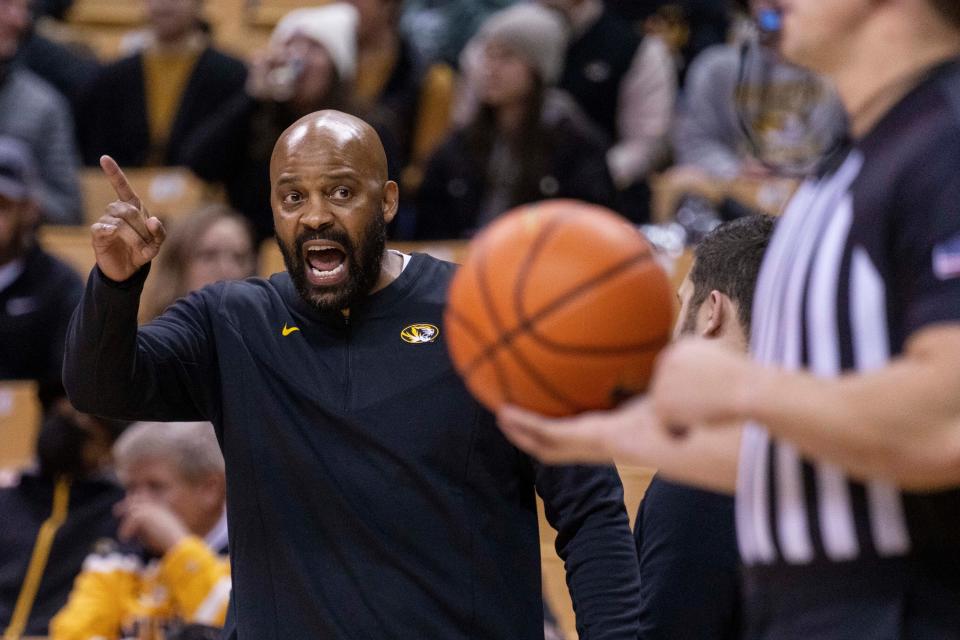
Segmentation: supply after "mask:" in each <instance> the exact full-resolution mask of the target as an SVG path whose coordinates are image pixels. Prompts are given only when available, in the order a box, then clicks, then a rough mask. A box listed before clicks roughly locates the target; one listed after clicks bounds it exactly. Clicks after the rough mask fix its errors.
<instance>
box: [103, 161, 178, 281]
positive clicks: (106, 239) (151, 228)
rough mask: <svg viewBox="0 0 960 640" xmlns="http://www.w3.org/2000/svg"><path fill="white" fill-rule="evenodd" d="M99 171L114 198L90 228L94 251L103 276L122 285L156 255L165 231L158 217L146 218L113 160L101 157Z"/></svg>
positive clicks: (135, 196) (140, 204)
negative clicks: (115, 197) (110, 187)
mask: <svg viewBox="0 0 960 640" xmlns="http://www.w3.org/2000/svg"><path fill="white" fill-rule="evenodd" d="M100 168H101V169H103V173H104V174H105V175H106V176H107V180H109V181H110V184H111V185H112V186H113V190H114V192H116V194H117V199H116V200H115V201H113V202H111V203H110V204H109V205H107V209H106V212H105V213H104V215H103V216H102V217H101V218H100V220H98V221H97V222H96V223H94V224H93V226H91V227H90V231H91V233H92V235H93V251H94V254H95V255H96V257H97V265H98V266H99V267H100V271H102V272H103V275H105V276H107V277H108V278H110V279H111V280H114V281H117V282H121V281H123V280H126V279H127V278H129V277H131V276H132V275H133V274H135V273H136V272H137V270H139V269H140V267H142V266H143V265H145V264H146V263H148V262H150V261H151V260H153V259H154V258H155V257H156V256H157V253H158V252H159V251H160V245H162V244H163V240H164V238H166V232H165V231H164V228H163V224H162V223H161V222H160V220H159V219H158V218H154V217H150V216H149V214H148V213H147V210H146V209H145V208H144V207H143V203H142V202H141V201H140V198H139V196H137V194H136V192H134V190H133V188H132V187H131V186H130V183H129V182H127V177H126V176H125V175H123V171H122V170H121V169H120V167H119V166H117V163H116V162H115V161H114V159H113V158H111V157H110V156H103V157H102V158H100Z"/></svg>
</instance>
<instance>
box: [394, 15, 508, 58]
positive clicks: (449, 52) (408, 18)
mask: <svg viewBox="0 0 960 640" xmlns="http://www.w3.org/2000/svg"><path fill="white" fill-rule="evenodd" d="M514 2H516V0H441V1H438V0H404V2H403V7H402V15H401V16H400V28H401V30H402V31H403V32H404V33H405V34H407V36H408V37H409V38H410V44H412V45H413V47H414V48H415V49H416V50H417V51H418V52H419V54H420V56H421V57H423V58H424V59H425V60H430V61H442V62H446V63H447V64H450V65H456V64H457V62H458V61H459V60H460V53H461V51H462V50H463V48H464V46H466V44H467V42H468V41H469V40H470V38H472V37H473V36H474V34H475V33H476V32H477V30H478V29H479V28H480V25H482V24H483V23H484V21H485V20H486V19H487V18H489V17H490V15H491V14H493V13H495V12H497V11H500V10H501V9H505V8H506V7H509V6H510V5H511V4H513V3H514Z"/></svg>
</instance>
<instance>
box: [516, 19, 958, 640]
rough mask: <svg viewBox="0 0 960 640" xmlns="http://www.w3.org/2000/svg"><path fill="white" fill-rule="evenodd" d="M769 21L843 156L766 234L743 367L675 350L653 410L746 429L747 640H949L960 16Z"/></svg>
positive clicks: (662, 371)
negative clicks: (832, 98)
mask: <svg viewBox="0 0 960 640" xmlns="http://www.w3.org/2000/svg"><path fill="white" fill-rule="evenodd" d="M779 6H780V7H781V8H782V10H783V19H784V20H783V24H784V29H783V34H782V38H781V42H780V47H781V50H782V52H783V55H784V56H785V57H786V58H787V59H789V60H791V61H792V62H795V63H799V64H803V65H804V66H807V67H809V68H811V69H813V70H815V71H818V72H820V73H822V74H824V75H826V76H828V77H829V78H830V79H831V80H833V82H834V83H835V84H836V86H837V89H838V91H839V93H840V96H841V98H842V100H843V102H844V106H845V107H846V109H847V112H848V114H849V116H850V122H851V127H852V133H853V137H854V142H853V143H852V145H851V147H850V148H849V150H848V151H847V152H846V153H844V154H840V155H838V156H837V157H835V158H833V159H832V162H830V163H828V164H827V166H825V167H824V170H823V172H822V175H821V176H819V177H818V178H817V179H813V180H810V181H808V182H807V183H805V184H804V185H803V186H802V187H801V188H800V190H799V191H798V192H797V194H796V195H795V197H794V198H793V200H792V202H791V203H790V205H789V206H788V208H787V211H786V213H785V215H784V219H783V220H782V221H781V222H780V224H779V225H778V229H777V232H776V234H775V236H774V238H773V240H772V242H771V245H770V249H769V251H768V252H767V255H766V257H765V259H764V264H763V267H762V269H761V273H760V278H759V282H758V288H757V291H756V295H755V299H754V300H755V302H754V319H753V328H752V335H751V352H752V356H753V358H752V359H746V358H742V357H738V356H736V355H735V354H731V353H729V352H728V351H723V350H720V349H717V348H715V346H714V345H711V344H709V343H706V342H704V341H696V340H686V341H682V342H681V343H679V344H677V345H675V346H674V347H672V348H671V349H670V350H668V352H667V353H666V354H665V355H664V356H662V357H661V360H660V363H659V367H658V371H657V373H656V376H655V379H654V382H653V386H652V394H651V395H652V405H653V409H654V410H655V413H656V417H657V418H658V419H659V420H660V421H661V422H662V423H663V424H666V425H672V429H673V431H674V433H678V434H682V433H685V431H684V428H686V427H693V429H692V432H691V435H694V434H697V435H699V434H713V435H714V437H718V436H719V434H721V433H723V429H720V428H717V427H718V426H719V425H724V424H729V423H731V422H733V423H737V424H742V423H744V422H745V423H746V425H747V426H746V428H745V432H744V437H743V444H742V448H741V450H740V456H739V458H740V459H739V474H738V482H737V513H736V516H737V538H738V544H739V547H740V554H741V558H742V559H743V561H744V564H745V565H746V572H745V576H746V582H745V606H746V618H747V627H748V629H747V636H746V637H747V638H750V639H754V638H756V639H764V640H766V639H771V640H773V639H777V640H779V639H783V640H787V639H790V640H793V639H795V638H804V639H812V640H820V639H838V640H839V639H851V640H853V639H856V640H874V639H877V640H880V639H888V638H898V639H910V640H914V639H923V640H926V639H930V640H934V639H936V640H950V639H955V638H960V491H957V489H956V488H955V487H956V486H957V485H960V464H958V461H960V365H958V363H960V170H958V168H960V4H958V3H957V2H956V1H955V0H897V1H893V0H891V1H883V2H868V1H862V2H861V1H859V0H855V1H850V2H834V1H832V0H781V2H780V3H779ZM646 409H647V411H649V410H650V407H649V406H647V407H646ZM634 411H635V409H634ZM619 417H620V418H621V419H625V418H624V416H619ZM505 418H506V419H507V420H510V419H511V418H510V415H509V414H507V415H506V416H505ZM587 426H589V425H587ZM681 426H683V427H684V428H681ZM625 440H628V439H626V438H624V439H621V443H620V444H623V441H625ZM568 459H569V457H568Z"/></svg>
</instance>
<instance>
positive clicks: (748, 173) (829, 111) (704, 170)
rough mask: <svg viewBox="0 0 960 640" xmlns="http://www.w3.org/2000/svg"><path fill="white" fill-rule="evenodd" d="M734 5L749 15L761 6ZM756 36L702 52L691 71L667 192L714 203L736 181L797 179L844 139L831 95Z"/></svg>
mask: <svg viewBox="0 0 960 640" xmlns="http://www.w3.org/2000/svg"><path fill="white" fill-rule="evenodd" d="M741 5H742V6H744V8H745V9H746V8H747V5H749V7H750V9H751V10H752V13H753V14H754V16H756V15H757V14H758V12H759V11H761V10H762V9H763V8H764V7H766V6H767V5H768V3H767V2H765V0H750V2H749V3H748V2H747V1H746V0H742V1H741ZM757 37H758V36H757ZM757 37H754V39H753V40H752V41H749V42H742V43H735V44H728V45H719V46H716V47H712V48H710V49H707V50H706V51H704V52H703V53H702V54H701V55H700V56H699V57H698V58H697V59H696V60H694V62H693V64H692V65H691V67H690V72H689V74H688V77H687V86H686V88H685V91H684V97H683V100H682V102H681V105H680V108H679V110H678V116H677V119H676V123H675V125H674V130H673V146H674V155H675V160H676V166H675V167H673V168H672V169H670V170H669V171H668V172H667V173H666V174H665V179H666V180H667V181H669V182H670V183H671V184H672V185H673V187H674V188H675V189H680V190H685V191H688V192H690V193H692V194H695V195H697V196H701V197H704V198H707V199H708V200H712V201H717V200H720V199H723V198H724V197H726V190H725V188H724V186H723V185H724V183H729V182H731V181H735V180H737V179H738V178H742V177H748V178H765V177H767V176H769V175H771V174H775V173H776V174H783V175H795V176H802V175H804V174H805V173H807V172H809V171H810V170H812V169H813V167H814V166H815V165H816V163H817V161H818V160H819V159H820V158H821V157H822V155H823V154H824V153H825V152H826V151H828V150H829V149H830V148H832V147H833V146H834V145H835V144H836V143H837V142H838V141H839V140H840V139H841V138H842V137H843V136H844V135H845V132H846V128H847V121H846V116H845V115H844V111H843V107H842V105H841V104H840V101H839V99H838V97H837V96H836V94H835V92H834V91H833V90H832V89H831V88H830V87H829V86H827V84H826V83H824V82H822V81H821V80H819V79H818V78H817V77H816V76H814V75H813V74H812V73H810V72H808V71H805V70H802V69H799V68H797V67H794V66H792V65H789V64H788V63H786V62H783V61H782V60H780V59H779V56H778V55H777V53H776V52H775V50H774V48H772V47H768V46H763V45H761V44H759V42H758V40H757ZM771 37H773V36H771Z"/></svg>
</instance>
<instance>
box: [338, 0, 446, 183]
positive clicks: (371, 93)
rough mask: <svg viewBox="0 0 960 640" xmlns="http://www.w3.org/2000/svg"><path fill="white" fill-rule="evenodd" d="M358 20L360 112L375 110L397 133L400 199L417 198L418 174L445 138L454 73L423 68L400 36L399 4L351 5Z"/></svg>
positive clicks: (395, 0)
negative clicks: (389, 120)
mask: <svg viewBox="0 0 960 640" xmlns="http://www.w3.org/2000/svg"><path fill="white" fill-rule="evenodd" d="M351 3H352V4H353V5H354V6H355V7H356V8H357V11H358V14H359V18H360V21H359V24H358V28H357V53H358V64H357V80H356V86H355V96H356V99H357V103H358V105H359V107H360V108H361V109H362V110H364V111H369V110H370V109H371V108H372V107H374V105H377V106H379V107H381V108H383V109H384V110H385V111H387V112H388V113H389V114H390V116H391V117H392V119H393V121H394V123H395V125H396V130H397V135H398V138H397V145H398V148H399V157H398V162H399V164H400V166H401V167H402V169H401V173H400V178H401V188H402V190H403V193H405V194H408V196H409V195H411V194H414V193H415V192H416V189H417V188H418V187H419V186H420V182H421V180H422V179H423V168H424V165H425V164H426V162H427V160H428V159H429V157H430V155H431V154H432V153H433V151H434V150H435V149H436V147H437V145H439V144H440V142H442V141H443V139H444V138H445V137H446V134H447V131H448V129H449V126H450V111H451V107H452V103H453V94H454V80H455V78H454V72H453V69H452V68H451V67H450V66H449V65H447V64H443V63H433V64H426V63H425V62H424V61H423V60H421V59H420V58H419V57H418V56H417V54H416V52H415V51H414V49H413V47H412V45H411V44H410V42H409V41H408V40H407V38H406V37H405V36H404V35H402V34H401V33H400V31H399V25H398V22H399V17H400V4H401V0H351Z"/></svg>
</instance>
